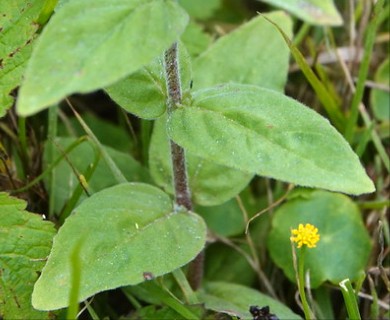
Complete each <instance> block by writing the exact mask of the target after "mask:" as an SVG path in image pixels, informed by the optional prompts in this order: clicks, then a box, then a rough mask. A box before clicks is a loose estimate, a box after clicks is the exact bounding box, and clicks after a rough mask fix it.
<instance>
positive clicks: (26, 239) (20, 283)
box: [0, 192, 55, 319]
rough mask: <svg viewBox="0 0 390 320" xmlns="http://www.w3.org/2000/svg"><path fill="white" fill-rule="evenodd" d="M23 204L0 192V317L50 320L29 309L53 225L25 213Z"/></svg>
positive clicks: (52, 231)
mask: <svg viewBox="0 0 390 320" xmlns="http://www.w3.org/2000/svg"><path fill="white" fill-rule="evenodd" d="M26 205H27V204H26V202H25V201H23V200H20V199H17V198H13V197H10V196H9V195H8V194H6V193H4V192H0V223H1V227H0V301H1V303H0V317H1V318H2V319H50V318H51V317H50V315H49V314H48V313H45V312H41V311H37V310H35V309H34V308H33V307H32V305H31V293H32V291H33V284H34V282H35V281H36V280H37V278H38V273H39V272H40V271H41V270H42V268H43V265H44V261H45V259H46V258H47V256H48V254H49V252H50V248H51V243H52V239H53V237H54V235H55V228H54V225H53V224H52V223H51V222H49V221H44V220H43V218H42V217H41V216H40V215H37V214H33V213H31V212H27V211H25V210H24V209H25V208H26Z"/></svg>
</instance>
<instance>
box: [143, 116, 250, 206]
mask: <svg viewBox="0 0 390 320" xmlns="http://www.w3.org/2000/svg"><path fill="white" fill-rule="evenodd" d="M169 148H170V147H169V140H168V136H167V134H166V125H165V117H164V118H161V119H159V120H157V121H156V122H155V126H154V129H153V135H152V139H151V143H150V149H149V167H150V174H151V176H152V177H153V179H154V180H155V182H156V183H157V184H158V185H159V186H161V187H162V188H163V189H164V190H166V191H167V192H169V193H171V194H173V187H172V179H173V178H172V161H171V158H170V149H169ZM186 162H187V169H188V181H189V186H190V190H191V194H192V197H193V199H192V200H193V201H194V202H195V203H196V204H199V205H203V206H213V205H219V204H222V203H224V202H226V201H228V200H229V199H231V198H233V197H234V196H235V195H237V194H238V193H240V192H241V191H242V190H243V189H244V188H245V187H246V185H247V184H248V183H249V182H250V180H251V179H252V178H253V174H252V173H248V172H242V171H239V170H235V169H232V168H229V167H226V166H224V165H219V164H217V163H213V162H211V161H207V160H205V159H202V158H200V157H197V156H196V155H195V154H194V153H192V152H187V153H186Z"/></svg>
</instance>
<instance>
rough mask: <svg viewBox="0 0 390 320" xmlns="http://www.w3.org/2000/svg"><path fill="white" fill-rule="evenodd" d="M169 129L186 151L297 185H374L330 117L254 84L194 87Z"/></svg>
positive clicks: (350, 188) (345, 188)
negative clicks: (324, 116)
mask: <svg viewBox="0 0 390 320" xmlns="http://www.w3.org/2000/svg"><path fill="white" fill-rule="evenodd" d="M168 134H169V136H170V137H171V138H172V140H174V141H175V142H176V143H177V144H179V145H180V146H182V147H183V148H185V149H186V150H187V151H188V152H190V153H192V154H194V155H197V156H199V157H202V158H204V159H207V160H209V161H213V162H215V163H218V164H221V165H226V166H229V167H232V168H236V169H239V170H243V171H246V172H252V173H257V174H259V175H261V176H266V177H271V178H275V179H279V180H282V181H287V182H291V183H294V184H297V185H303V186H308V187H317V188H324V189H329V190H332V191H340V192H345V193H350V194H362V193H368V192H373V191H374V190H375V188H374V185H373V183H372V181H371V180H370V179H369V178H368V176H367V175H366V173H365V171H364V169H363V168H362V166H361V164H360V162H359V159H358V157H357V156H356V155H355V154H354V153H353V151H352V149H351V148H350V146H349V145H348V143H347V142H346V141H345V140H344V139H343V137H342V136H341V135H340V134H339V133H338V132H337V131H336V130H335V129H334V128H333V127H332V126H331V125H330V124H329V122H328V121H327V120H326V119H324V118H323V117H321V116H320V115H319V114H317V113H316V112H315V111H313V110H310V109H309V108H307V107H305V106H304V105H302V104H300V103H299V102H297V101H295V100H293V99H291V98H288V97H286V96H284V95H283V94H280V93H278V92H275V91H271V90H268V89H263V88H259V87H256V86H249V85H239V84H230V85H224V86H219V87H215V88H211V89H205V90H201V91H198V92H196V93H194V95H193V103H192V106H190V107H184V108H180V109H178V110H176V111H175V112H174V113H173V115H172V117H171V119H170V120H169V124H168Z"/></svg>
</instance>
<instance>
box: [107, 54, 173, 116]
mask: <svg viewBox="0 0 390 320" xmlns="http://www.w3.org/2000/svg"><path fill="white" fill-rule="evenodd" d="M105 91H106V92H107V93H108V95H109V96H110V98H111V99H112V100H114V101H115V102H116V103H117V104H118V105H119V106H121V107H122V108H123V109H125V110H126V111H127V112H130V113H132V114H134V115H136V116H138V117H140V118H142V119H156V118H158V117H160V116H161V115H163V114H164V112H165V110H166V104H165V102H166V87H165V78H164V69H163V62H162V61H161V59H160V58H158V59H156V60H154V61H153V63H151V64H149V65H147V66H145V67H143V68H142V69H140V70H138V71H137V72H135V73H133V74H131V75H129V76H128V77H126V78H125V79H123V80H120V81H119V82H117V83H115V84H113V85H112V86H110V87H107V88H105Z"/></svg>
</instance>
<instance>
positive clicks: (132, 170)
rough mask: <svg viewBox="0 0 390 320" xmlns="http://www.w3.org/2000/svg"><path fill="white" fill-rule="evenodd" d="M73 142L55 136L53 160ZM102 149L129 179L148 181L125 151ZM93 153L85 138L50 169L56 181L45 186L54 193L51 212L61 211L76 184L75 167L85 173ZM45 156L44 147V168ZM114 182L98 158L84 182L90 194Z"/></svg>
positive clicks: (91, 146)
mask: <svg viewBox="0 0 390 320" xmlns="http://www.w3.org/2000/svg"><path fill="white" fill-rule="evenodd" d="M74 141H76V139H75V138H61V137H58V138H57V139H56V140H55V141H54V151H55V152H54V159H56V158H58V157H59V156H60V155H62V152H63V150H64V149H66V148H67V147H68V146H70V145H71V144H72V143H73V142H74ZM46 143H47V142H46ZM50 143H53V142H50ZM105 149H106V151H107V152H108V154H109V155H110V156H111V157H112V159H113V161H114V162H115V163H116V165H117V166H118V167H119V168H120V169H121V171H122V172H123V174H124V175H125V177H126V178H127V179H128V180H129V181H148V180H149V177H148V173H147V172H146V170H145V169H144V168H143V167H142V166H141V165H140V164H139V163H138V162H137V161H136V160H134V159H133V157H131V156H130V155H129V154H126V153H123V152H119V151H116V150H114V149H112V148H109V147H105ZM97 153H98V151H97V150H95V148H94V146H93V144H91V143H90V142H89V141H85V142H83V143H81V144H80V145H79V146H77V147H76V148H75V149H74V150H72V152H70V153H69V154H68V155H67V160H66V161H65V160H63V161H61V162H60V163H59V164H58V165H57V166H56V167H55V168H54V169H53V170H54V179H55V181H56V184H55V188H54V189H50V186H49V185H47V186H46V187H47V188H48V189H49V192H52V193H54V199H55V200H54V203H55V206H54V212H56V213H59V212H61V209H62V208H63V206H64V205H65V204H66V202H67V201H68V200H69V198H70V197H71V196H72V193H73V191H74V189H75V188H76V187H77V185H79V180H78V177H77V175H76V173H75V170H76V172H78V173H79V174H85V172H86V171H87V170H88V167H89V166H90V165H91V164H92V163H93V162H94V161H95V157H96V156H98V154H97ZM47 159H48V153H47V148H45V152H44V155H43V165H44V167H45V166H47V165H49V163H48V162H47ZM115 184H117V180H116V179H115V177H114V175H113V174H112V173H111V171H110V170H109V168H108V165H107V163H106V162H105V161H104V160H103V158H102V157H101V158H100V159H99V160H98V164H97V167H96V169H95V171H94V173H93V176H92V178H91V180H89V181H88V192H89V193H90V194H93V193H95V192H97V191H100V190H103V189H104V188H107V187H111V186H113V185H115ZM85 198H86V195H85V194H82V196H81V197H80V201H82V200H83V199H85ZM80 201H79V202H80Z"/></svg>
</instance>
